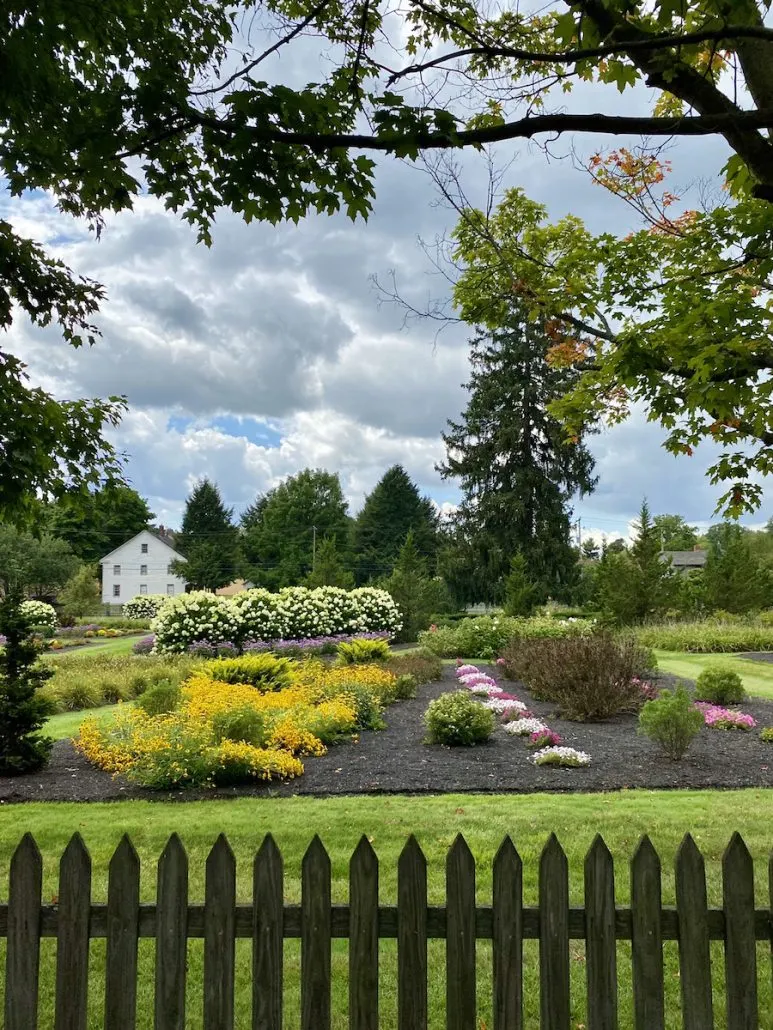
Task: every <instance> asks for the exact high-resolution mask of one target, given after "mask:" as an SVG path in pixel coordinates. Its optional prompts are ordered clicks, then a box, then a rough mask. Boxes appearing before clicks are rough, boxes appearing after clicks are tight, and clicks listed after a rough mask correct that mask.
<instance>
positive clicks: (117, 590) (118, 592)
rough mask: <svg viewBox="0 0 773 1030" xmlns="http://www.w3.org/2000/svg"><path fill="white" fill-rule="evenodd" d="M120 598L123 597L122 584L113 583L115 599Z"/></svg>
mask: <svg viewBox="0 0 773 1030" xmlns="http://www.w3.org/2000/svg"><path fill="white" fill-rule="evenodd" d="M120 596H121V584H120V583H113V597H120Z"/></svg>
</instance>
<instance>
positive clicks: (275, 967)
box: [252, 833, 284, 1030]
mask: <svg viewBox="0 0 773 1030" xmlns="http://www.w3.org/2000/svg"><path fill="white" fill-rule="evenodd" d="M252 920H253V921H252V1030H276V1028H277V1027H281V1026H282V984H283V982H284V970H283V961H284V943H283V937H284V868H283V863H282V855H281V853H280V851H279V848H278V847H277V846H276V843H275V841H274V838H273V837H272V836H271V834H270V833H269V834H267V835H266V837H265V838H264V840H263V843H262V844H261V846H260V849H259V851H258V853H257V855H256V856H255V864H254V867H253V891H252Z"/></svg>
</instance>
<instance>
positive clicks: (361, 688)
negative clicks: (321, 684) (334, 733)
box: [323, 682, 394, 730]
mask: <svg viewBox="0 0 773 1030" xmlns="http://www.w3.org/2000/svg"><path fill="white" fill-rule="evenodd" d="M323 696H324V697H326V698H329V699H330V700H332V699H334V698H341V699H342V700H343V701H345V702H346V703H347V704H351V705H352V706H353V707H354V710H355V718H356V720H357V729H360V730H383V729H384V727H385V725H386V723H385V722H384V717H383V716H384V711H383V708H382V706H381V702H380V701H379V697H378V695H377V694H376V693H375V692H374V691H373V689H372V688H371V687H369V686H368V685H367V684H365V683H356V682H353V683H346V682H342V683H336V684H335V686H331V687H330V688H328V689H325V690H323ZM393 696H394V694H393V693H392V692H391V691H390V696H389V697H387V698H386V703H387V704H388V703H389V702H391V700H392V698H393Z"/></svg>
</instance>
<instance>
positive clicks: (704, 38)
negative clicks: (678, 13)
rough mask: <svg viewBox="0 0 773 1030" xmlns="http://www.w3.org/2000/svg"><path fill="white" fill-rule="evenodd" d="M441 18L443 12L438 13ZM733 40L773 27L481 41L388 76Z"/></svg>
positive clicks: (772, 38) (768, 36) (767, 36)
mask: <svg viewBox="0 0 773 1030" xmlns="http://www.w3.org/2000/svg"><path fill="white" fill-rule="evenodd" d="M438 16H439V17H441V18H442V17H443V15H442V14H441V13H440V12H438ZM733 39H762V40H765V41H767V42H773V29H768V28H765V27H762V28H760V27H759V26H756V25H728V26H726V27H725V28H722V29H705V30H703V31H696V32H686V33H683V34H682V35H673V34H663V35H654V36H650V37H648V38H647V39H637V40H630V41H628V42H619V43H606V44H603V45H601V46H597V47H581V48H579V49H577V50H563V51H557V52H551V51H549V50H523V49H521V48H519V47H512V46H494V45H492V46H489V45H487V44H485V43H481V44H480V45H478V46H473V47H467V48H465V49H463V50H455V51H453V52H452V53H450V54H441V56H440V57H436V58H434V59H433V60H431V61H425V62H423V63H421V64H410V65H408V66H407V67H405V68H401V69H400V70H399V71H396V72H393V73H392V75H391V76H390V78H389V85H392V84H393V83H394V82H396V81H397V80H398V79H402V78H405V76H407V75H416V74H420V73H421V72H425V71H428V70H430V69H431V68H437V67H441V66H442V65H444V64H445V63H446V62H447V61H453V60H456V59H458V58H460V57H479V56H480V57H509V58H512V59H513V60H518V61H535V62H541V63H545V62H547V63H550V62H555V63H556V64H575V63H576V62H578V61H585V60H590V59H594V58H600V57H609V56H611V55H613V54H627V53H629V52H630V51H634V52H635V51H637V50H662V49H666V48H668V47H677V46H687V45H689V44H692V43H708V42H712V41H713V42H716V43H720V42H722V41H723V40H724V41H728V42H730V41H732V40H733Z"/></svg>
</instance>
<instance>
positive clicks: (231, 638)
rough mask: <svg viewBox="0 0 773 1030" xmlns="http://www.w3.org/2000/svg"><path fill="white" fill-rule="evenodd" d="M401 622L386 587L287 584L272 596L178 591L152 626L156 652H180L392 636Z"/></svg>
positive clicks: (255, 592) (262, 592)
mask: <svg viewBox="0 0 773 1030" xmlns="http://www.w3.org/2000/svg"><path fill="white" fill-rule="evenodd" d="M401 625H402V623H401V617H400V610H399V608H398V607H397V605H396V603H395V602H394V600H393V599H392V597H391V595H390V594H388V593H387V592H386V591H385V590H376V589H374V588H372V587H363V588H361V589H359V590H348V591H347V590H341V589H339V588H337V587H319V588H317V589H315V590H309V589H307V588H306V587H288V588H286V589H285V590H281V591H279V593H276V594H273V593H271V592H270V591H268V590H249V591H245V592H244V593H242V594H237V595H236V597H233V598H227V597H218V596H216V595H214V594H207V593H193V594H182V595H180V596H178V597H175V598H170V599H169V600H168V601H167V602H166V603H165V604H164V606H163V608H162V609H161V610H160V611H159V613H158V615H157V616H156V618H155V619H154V620H153V624H152V626H151V629H152V631H153V633H154V634H155V636H156V650H158V651H162V652H180V651H185V650H186V649H188V648H189V647H190V646H191V645H192V644H193V643H194V642H197V641H206V642H207V643H208V644H209V645H211V646H217V645H219V644H223V643H224V642H230V643H232V644H233V645H234V646H235V647H236V648H237V649H243V650H248V649H250V650H260V649H265V648H266V647H267V646H271V645H272V644H273V643H274V642H275V641H276V642H281V641H285V640H291V641H293V642H298V641H304V640H309V641H320V640H327V639H330V638H331V637H334V638H336V642H338V641H339V640H340V639H341V638H344V637H349V638H350V637H351V636H357V637H362V636H368V635H371V634H384V635H387V636H393V635H394V634H395V633H396V632H397V631H398V630H399V629H400V627H401Z"/></svg>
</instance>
